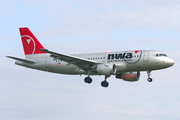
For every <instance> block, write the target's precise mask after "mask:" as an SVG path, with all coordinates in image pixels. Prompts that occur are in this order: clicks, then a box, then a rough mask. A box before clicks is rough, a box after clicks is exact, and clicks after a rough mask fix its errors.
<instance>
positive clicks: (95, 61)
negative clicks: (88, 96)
mask: <svg viewBox="0 0 180 120" xmlns="http://www.w3.org/2000/svg"><path fill="white" fill-rule="evenodd" d="M19 31H20V35H21V40H22V44H23V48H24V53H25V57H26V59H23V58H18V57H12V56H6V57H8V58H11V59H15V60H17V61H16V62H15V64H16V65H20V66H24V67H27V68H32V69H37V70H42V71H47V72H52V73H58V74H68V75H87V77H85V78H84V81H85V83H88V84H90V83H91V82H92V78H91V77H90V76H93V75H104V76H105V79H104V80H103V81H102V82H101V86H102V87H108V86H109V83H108V82H107V78H108V77H110V76H111V75H115V77H116V78H117V79H122V80H124V81H129V82H133V81H138V80H139V78H140V72H141V71H146V72H147V75H148V78H147V81H148V82H152V78H151V77H150V75H151V71H153V70H160V69H165V68H168V67H170V66H172V65H174V60H173V59H171V58H169V57H168V56H167V55H166V54H164V53H162V52H160V51H156V50H128V51H117V52H102V53H87V54H72V55H68V54H63V53H58V52H53V51H50V50H48V49H45V48H44V47H43V46H42V44H41V43H40V42H39V41H38V39H37V38H36V37H35V36H34V35H33V33H32V32H31V31H30V30H29V28H27V27H22V28H19Z"/></svg>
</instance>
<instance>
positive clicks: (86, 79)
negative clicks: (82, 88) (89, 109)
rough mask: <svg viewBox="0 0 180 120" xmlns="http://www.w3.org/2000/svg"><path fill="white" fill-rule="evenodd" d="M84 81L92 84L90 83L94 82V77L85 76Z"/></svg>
mask: <svg viewBox="0 0 180 120" xmlns="http://www.w3.org/2000/svg"><path fill="white" fill-rule="evenodd" d="M84 82H85V83H89V84H90V83H92V78H90V77H85V78H84Z"/></svg>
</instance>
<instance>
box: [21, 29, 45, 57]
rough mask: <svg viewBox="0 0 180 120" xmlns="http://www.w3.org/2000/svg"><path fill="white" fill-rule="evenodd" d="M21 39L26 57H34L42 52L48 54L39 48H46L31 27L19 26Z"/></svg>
mask: <svg viewBox="0 0 180 120" xmlns="http://www.w3.org/2000/svg"><path fill="white" fill-rule="evenodd" d="M19 31H20V35H21V40H22V44H23V48H24V54H25V56H26V58H32V57H35V56H38V55H41V54H47V53H46V52H43V51H41V50H39V49H44V47H43V46H42V45H41V43H40V42H39V41H38V39H37V38H36V37H35V36H34V35H33V33H32V32H31V31H30V30H29V28H27V27H24V28H19Z"/></svg>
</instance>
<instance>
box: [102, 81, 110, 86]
mask: <svg viewBox="0 0 180 120" xmlns="http://www.w3.org/2000/svg"><path fill="white" fill-rule="evenodd" d="M101 86H102V87H108V86H109V83H108V82H107V81H102V82H101Z"/></svg>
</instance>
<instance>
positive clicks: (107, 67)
mask: <svg viewBox="0 0 180 120" xmlns="http://www.w3.org/2000/svg"><path fill="white" fill-rule="evenodd" d="M96 71H97V73H98V74H100V75H113V74H116V71H117V68H116V65H115V64H99V65H98V66H97V69H96Z"/></svg>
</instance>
